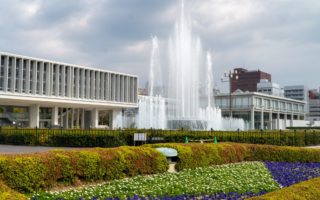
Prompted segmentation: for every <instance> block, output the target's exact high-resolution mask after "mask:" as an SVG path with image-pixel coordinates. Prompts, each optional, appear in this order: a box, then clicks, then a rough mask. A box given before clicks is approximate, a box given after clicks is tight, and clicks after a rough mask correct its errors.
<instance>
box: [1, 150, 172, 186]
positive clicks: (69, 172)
mask: <svg viewBox="0 0 320 200" xmlns="http://www.w3.org/2000/svg"><path fill="white" fill-rule="evenodd" d="M167 167H168V166H167V161H166V158H165V157H164V156H163V155H161V154H160V153H159V152H158V151H156V150H155V149H153V148H148V147H143V148H142V147H119V148H110V149H101V148H99V149H88V150H78V151H61V150H59V151H51V152H45V153H36V154H27V155H15V156H9V155H8V156H2V157H1V158H0V176H1V178H2V179H3V180H4V181H5V182H6V183H7V184H8V186H10V187H11V188H13V189H16V190H19V191H24V192H33V191H37V190H39V189H44V188H50V187H52V186H55V185H57V184H59V183H63V184H65V185H68V184H75V183H78V182H79V181H96V180H113V179H117V178H123V177H128V176H136V175H145V174H155V173H161V172H165V171H167Z"/></svg>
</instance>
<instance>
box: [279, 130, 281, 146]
mask: <svg viewBox="0 0 320 200" xmlns="http://www.w3.org/2000/svg"><path fill="white" fill-rule="evenodd" d="M279 146H281V129H280V130H279Z"/></svg>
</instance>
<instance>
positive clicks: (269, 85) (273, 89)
mask: <svg viewBox="0 0 320 200" xmlns="http://www.w3.org/2000/svg"><path fill="white" fill-rule="evenodd" d="M257 92H260V93H264V94H268V95H273V96H279V97H283V96H284V91H283V89H282V88H281V87H280V85H279V84H277V83H273V82H270V81H268V80H267V79H261V80H260V82H259V83H258V84H257Z"/></svg>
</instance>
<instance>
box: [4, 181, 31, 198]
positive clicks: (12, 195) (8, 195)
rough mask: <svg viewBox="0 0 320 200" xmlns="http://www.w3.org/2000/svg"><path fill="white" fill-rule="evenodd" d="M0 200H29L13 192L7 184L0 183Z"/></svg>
mask: <svg viewBox="0 0 320 200" xmlns="http://www.w3.org/2000/svg"><path fill="white" fill-rule="evenodd" d="M0 200H27V197H25V196H24V195H23V194H20V193H19V192H16V191H14V190H12V189H11V188H9V187H8V186H7V185H6V184H4V183H3V182H2V181H0Z"/></svg>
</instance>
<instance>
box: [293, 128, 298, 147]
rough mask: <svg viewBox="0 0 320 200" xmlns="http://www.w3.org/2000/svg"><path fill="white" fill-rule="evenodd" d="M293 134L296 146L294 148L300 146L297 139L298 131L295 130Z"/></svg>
mask: <svg viewBox="0 0 320 200" xmlns="http://www.w3.org/2000/svg"><path fill="white" fill-rule="evenodd" d="M293 134H294V140H293V143H294V144H293V145H292V146H298V144H297V141H298V140H297V138H296V137H297V130H296V129H294V130H293Z"/></svg>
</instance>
